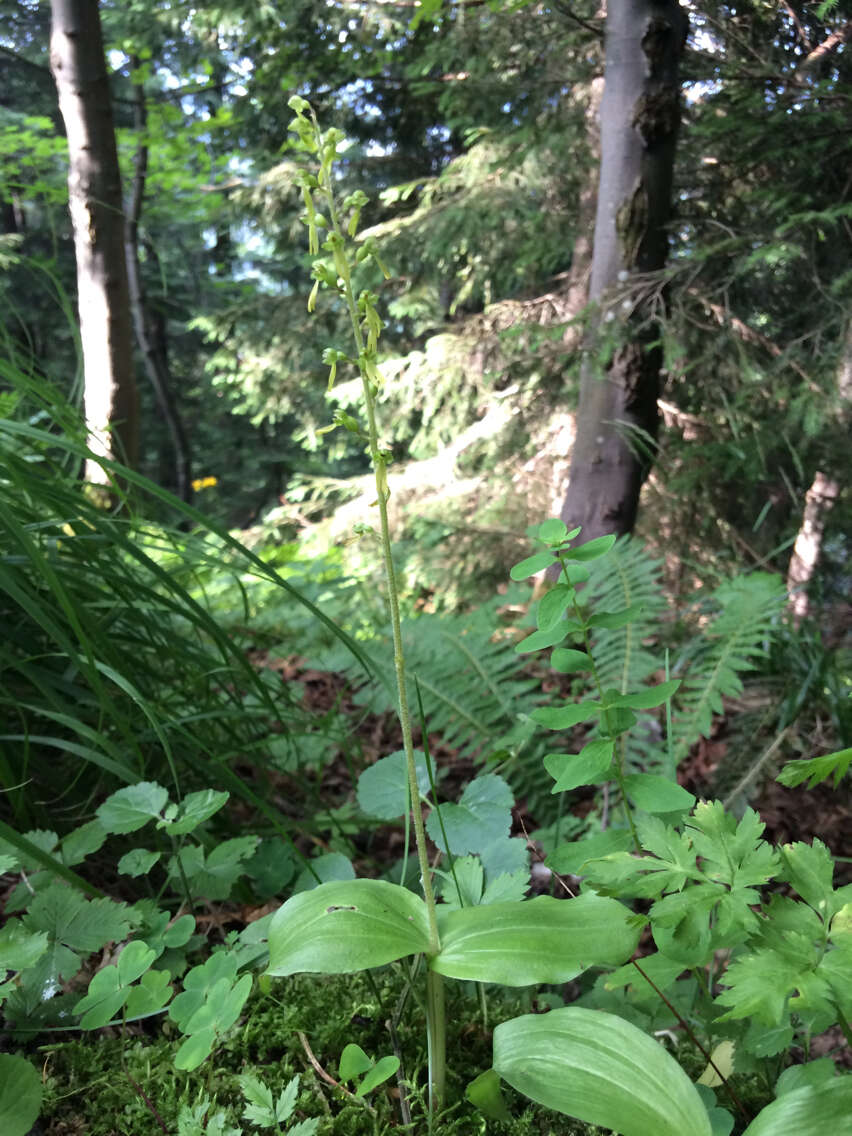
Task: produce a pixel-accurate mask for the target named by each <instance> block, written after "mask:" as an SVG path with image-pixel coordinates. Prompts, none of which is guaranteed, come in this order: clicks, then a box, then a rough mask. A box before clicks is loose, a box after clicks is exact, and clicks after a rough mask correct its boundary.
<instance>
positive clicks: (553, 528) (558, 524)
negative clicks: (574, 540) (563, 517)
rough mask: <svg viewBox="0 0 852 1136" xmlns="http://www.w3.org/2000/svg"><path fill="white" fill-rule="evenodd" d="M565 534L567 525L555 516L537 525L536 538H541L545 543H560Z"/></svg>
mask: <svg viewBox="0 0 852 1136" xmlns="http://www.w3.org/2000/svg"><path fill="white" fill-rule="evenodd" d="M567 534H568V526H567V525H566V524H565V522H564V521H560V520H558V519H557V518H553V519H551V520H548V521H542V522H541V524H540V525H539V526H538V539H539V540H543V541H544V542H545V544H561V542H562V541H563V540H565V537H566V536H567Z"/></svg>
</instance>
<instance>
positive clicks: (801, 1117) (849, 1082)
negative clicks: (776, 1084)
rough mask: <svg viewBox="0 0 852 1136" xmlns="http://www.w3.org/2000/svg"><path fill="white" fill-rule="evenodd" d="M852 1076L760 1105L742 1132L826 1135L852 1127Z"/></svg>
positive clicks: (748, 1135) (756, 1135)
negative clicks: (762, 1107)
mask: <svg viewBox="0 0 852 1136" xmlns="http://www.w3.org/2000/svg"><path fill="white" fill-rule="evenodd" d="M850 1117H852V1076H850V1075H849V1074H848V1073H847V1074H846V1075H845V1076H840V1077H835V1078H834V1079H833V1080H831V1081H829V1082H828V1084H821V1085H818V1086H814V1085H807V1086H806V1087H804V1088H801V1089H795V1090H793V1091H792V1092H789V1093H784V1095H783V1096H780V1097H778V1099H777V1100H774V1101H773V1102H772V1104H768V1105H767V1106H766V1108H764V1109H761V1111H760V1112H759V1113H758V1115H757V1116H756V1117H755V1119H754V1120H753V1121H752V1122H751V1124H750V1125H749V1126H748V1128H746V1130H745V1132H744V1133H743V1136H781V1134H783V1136H787V1134H788V1133H789V1134H790V1136H792V1134H793V1133H795V1136H827V1134H828V1133H832V1134H834V1133H838V1134H839V1133H841V1132H847V1131H848V1130H849V1118H850Z"/></svg>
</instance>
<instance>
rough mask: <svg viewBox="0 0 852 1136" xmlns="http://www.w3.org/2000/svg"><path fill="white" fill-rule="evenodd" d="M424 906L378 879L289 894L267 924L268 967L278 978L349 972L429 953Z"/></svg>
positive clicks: (420, 901) (393, 885) (415, 897)
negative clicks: (305, 973)
mask: <svg viewBox="0 0 852 1136" xmlns="http://www.w3.org/2000/svg"><path fill="white" fill-rule="evenodd" d="M429 943H430V940H429V926H428V920H427V918H426V907H425V904H424V903H423V901H422V900H421V899H420V898H419V897H418V896H416V895H414V894H413V892H410V891H408V890H406V889H405V888H402V887H399V886H397V885H396V884H389V883H386V882H385V881H383V880H352V881H347V882H343V883H330V884H323V885H322V886H321V887H318V888H314V890H313V891H306V892H302V893H300V894H299V895H294V896H292V897H291V898H290V899H288V900H287V902H286V903H285V904H284V905H283V906H282V907H280V908H279V909H278V911H277V912H276V913H275V915H274V917H273V919H272V922H271V923H270V925H269V966H268V968H267V971H266V973H267V974H271V975H277V976H285V975H288V974H297V973H299V972H301V971H309V972H314V973H320V974H349V973H352V972H353V971H357V970H366V969H368V968H369V967H373V966H383V965H384V964H385V963H388V962H393V961H394V960H395V959H398V958H405V957H406V956H408V955H412V954H423V953H426V952H428V950H429Z"/></svg>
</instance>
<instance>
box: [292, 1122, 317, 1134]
mask: <svg viewBox="0 0 852 1136" xmlns="http://www.w3.org/2000/svg"><path fill="white" fill-rule="evenodd" d="M318 1127H319V1121H318V1120H300V1121H299V1123H298V1124H291V1125H290V1127H289V1128H288V1129H287V1136H316V1130H317V1128H318Z"/></svg>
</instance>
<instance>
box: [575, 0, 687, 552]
mask: <svg viewBox="0 0 852 1136" xmlns="http://www.w3.org/2000/svg"><path fill="white" fill-rule="evenodd" d="M685 37H686V17H685V15H684V14H683V12H682V11H681V8H680V6H679V4H678V3H677V0H609V4H608V10H607V23H606V43H605V51H606V69H605V75H604V94H603V101H602V104H601V166H600V176H599V181H598V197H597V212H596V217H595V237H594V253H593V259H592V269H591V280H590V286H589V300H590V303H591V304H592V305H594V310H593V314H592V316H591V319H590V324H589V328H588V332H587V341H586V349H585V353H584V360H583V365H582V369H581V380H580V406H579V410H578V413H577V441H576V443H575V446H574V450H573V454H572V458H571V470H570V475H569V485H568V492H567V495H566V498H565V503H564V506H563V509H562V518H563V520H564V521H565V522H566V523H567V524H568V525H569V527H570V528H573V527H574V526H575V525H582V529H583V534H582V538H581V539H583V540H590V539H592V538H593V537H596V536H601V535H603V534H604V533H613V532H614V533H619V534H621V533H626V532H630V531H631V530H632V528H633V525H634V523H635V520H636V511H637V507H638V502H639V491H640V489H641V486H642V482H643V481H644V479H645V477H646V476H647V474H648V472H649V470H650V466H651V463H652V460H653V452H654V449H655V440H656V436H657V427H658V411H657V394H658V385H659V372H660V366H661V363H662V350H661V348H660V346H659V342H658V340H659V328H658V326H657V323H656V321H655V319H654V311H655V306H656V305H657V304H658V303H659V302H660V287H661V285H660V282H659V279H658V275H657V274H659V271H660V269H662V268H663V267H664V265H665V261H666V256H667V253H668V234H667V225H668V221H669V217H670V208H671V189H672V172H673V166H674V153H675V142H676V138H677V130H678V126H679V121H680V84H679V64H680V57H681V54H682V51H683V45H684V41H685Z"/></svg>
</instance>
